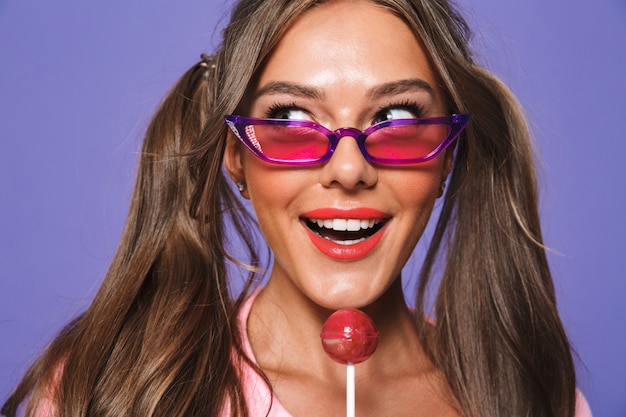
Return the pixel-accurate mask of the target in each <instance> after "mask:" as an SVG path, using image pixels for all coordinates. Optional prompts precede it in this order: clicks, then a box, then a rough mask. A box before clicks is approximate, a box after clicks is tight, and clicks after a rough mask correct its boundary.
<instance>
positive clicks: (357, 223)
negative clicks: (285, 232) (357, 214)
mask: <svg viewBox="0 0 626 417" xmlns="http://www.w3.org/2000/svg"><path fill="white" fill-rule="evenodd" d="M309 220H310V221H311V222H312V223H316V224H317V225H318V226H319V227H323V228H325V229H331V230H335V231H337V232H345V231H349V232H358V231H359V230H364V229H371V228H372V227H374V225H376V224H377V223H380V222H381V221H382V220H375V219H372V220H361V219H325V220H321V219H309Z"/></svg>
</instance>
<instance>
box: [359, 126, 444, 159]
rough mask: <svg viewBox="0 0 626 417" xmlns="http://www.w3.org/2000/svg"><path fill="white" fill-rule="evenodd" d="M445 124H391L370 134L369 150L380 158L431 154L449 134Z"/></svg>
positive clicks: (416, 157) (368, 139)
mask: <svg viewBox="0 0 626 417" xmlns="http://www.w3.org/2000/svg"><path fill="white" fill-rule="evenodd" d="M449 130H450V127H449V126H448V125H445V124H416V125H403V126H389V127H384V128H382V129H379V130H377V131H375V132H373V133H372V134H370V135H369V136H368V137H367V139H366V140H365V148H366V149H367V152H368V153H369V154H370V155H371V156H372V157H374V158H378V159H396V160H402V159H419V158H423V157H426V156H429V155H430V154H431V153H432V152H433V151H435V150H436V149H437V148H438V147H439V145H440V144H441V143H442V142H443V141H444V139H445V138H446V137H447V136H448V133H449Z"/></svg>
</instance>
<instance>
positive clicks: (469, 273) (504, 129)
mask: <svg viewBox="0 0 626 417" xmlns="http://www.w3.org/2000/svg"><path fill="white" fill-rule="evenodd" d="M455 75H456V76H457V77H461V74H455ZM467 77H468V78H467V79H462V78H460V79H459V81H460V82H459V85H462V86H464V87H461V88H464V89H466V91H464V92H463V94H462V95H463V96H464V97H465V99H464V101H463V102H462V106H463V109H464V110H466V111H468V112H469V113H471V114H472V122H471V124H470V126H468V129H467V131H466V132H465V136H464V137H463V138H462V139H461V140H460V141H459V143H458V149H457V156H456V161H455V166H454V170H453V173H452V176H451V179H450V185H449V187H448V190H447V194H446V198H445V202H444V205H443V208H442V212H441V215H440V219H439V222H438V225H437V227H436V231H435V234H434V237H433V242H432V245H431V248H430V250H429V253H428V255H427V258H426V262H425V263H424V267H423V271H422V274H421V283H420V290H419V294H420V295H419V298H418V302H419V303H420V304H419V305H421V306H423V305H424V299H425V293H426V286H427V283H428V278H429V276H430V275H431V274H432V272H433V270H434V269H435V266H436V261H435V259H436V257H437V254H438V253H441V252H442V250H445V266H444V270H443V275H442V280H441V283H440V287H439V291H438V294H437V298H436V302H435V314H436V317H437V326H436V329H435V331H434V335H433V338H432V339H431V340H430V342H431V352H432V354H433V357H434V359H435V361H436V363H438V365H439V366H440V367H441V368H442V370H443V371H444V373H445V374H446V377H447V379H448V381H449V383H450V386H451V389H452V391H453V392H454V394H455V396H456V398H457V399H458V400H459V402H460V406H461V407H460V408H461V409H462V410H464V411H465V412H466V414H467V415H468V416H494V417H495V416H502V415H507V416H520V417H521V416H527V415H533V416H546V417H547V416H562V417H565V416H572V415H573V414H574V406H575V397H574V393H575V373H574V365H573V359H572V355H571V351H570V345H569V341H568V339H567V337H566V335H565V332H564V330H563V325H562V323H561V320H560V318H559V314H558V310H557V306H556V296H555V291H554V286H553V282H552V278H551V274H550V269H549V266H548V261H547V258H546V254H545V247H544V245H543V240H542V233H541V227H540V219H539V214H538V210H537V201H538V192H537V180H536V177H535V165H534V162H535V161H534V152H533V149H532V146H531V139H530V137H529V133H528V127H527V125H526V122H525V119H524V116H523V113H522V111H521V107H520V105H519V103H518V102H517V100H516V99H515V98H514V96H513V95H512V93H511V92H510V91H509V90H508V89H507V88H506V87H505V86H504V85H503V84H502V83H501V82H500V81H499V80H497V79H496V78H495V77H494V76H493V75H491V74H490V73H488V72H487V71H486V70H483V69H480V68H477V67H474V68H472V73H471V74H469V75H467Z"/></svg>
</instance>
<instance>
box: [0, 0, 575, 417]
mask: <svg viewBox="0 0 626 417" xmlns="http://www.w3.org/2000/svg"><path fill="white" fill-rule="evenodd" d="M319 3H322V1H316V0H299V1H290V0H243V1H241V2H240V3H239V4H238V5H237V6H236V7H235V9H234V11H233V15H232V18H231V22H230V23H229V25H228V26H227V27H226V28H225V30H224V37H223V44H222V46H221V47H220V48H219V50H218V51H217V52H216V54H215V55H213V56H211V57H205V58H204V59H203V60H202V61H201V62H199V63H198V64H196V65H194V66H193V67H192V68H191V69H190V70H189V71H187V73H185V74H184V75H183V76H182V78H181V79H180V80H179V81H178V83H177V84H176V85H175V86H174V87H173V89H172V90H171V91H170V93H169V94H168V95H167V97H166V98H165V100H164V101H163V103H162V104H161V106H160V108H159V110H158V111H157V113H156V115H155V117H154V118H153V120H152V123H151V124H150V126H149V128H148V130H147V133H146V137H145V141H144V145H143V149H142V153H141V160H140V164H139V172H138V177H137V183H136V186H135V191H134V194H133V197H132V201H131V206H130V211H129V215H128V220H127V223H126V226H125V229H124V232H123V236H122V239H121V242H120V245H119V248H118V250H117V252H116V255H115V257H114V259H113V261H112V264H111V267H110V269H109V271H108V273H107V275H106V277H105V279H104V282H103V284H102V286H101V288H100V290H99V292H98V294H97V295H96V297H95V299H94V301H93V303H92V305H91V306H90V307H89V309H88V310H87V311H86V312H85V313H83V314H82V315H81V316H80V317H78V318H77V319H76V320H74V321H73V322H72V323H70V324H69V325H68V326H67V327H66V328H65V329H64V330H63V331H62V332H61V334H60V335H59V336H58V337H57V338H56V339H55V340H54V341H53V342H52V344H51V345H50V347H49V348H48V349H47V350H46V351H45V352H44V353H43V355H42V356H41V357H40V358H39V359H38V360H37V361H36V362H35V364H34V365H33V366H32V367H31V368H30V370H29V371H28V373H27V374H26V376H25V377H24V379H23V380H22V382H21V383H20V384H19V385H18V386H17V388H16V389H15V391H14V392H13V394H12V395H11V397H10V398H9V399H8V401H7V402H6V403H5V404H4V406H3V408H2V413H3V414H5V415H7V416H14V415H15V414H16V412H17V409H18V406H19V405H20V404H21V403H22V402H24V400H25V399H26V398H28V402H27V406H26V413H27V414H29V413H32V412H33V411H34V410H37V409H40V407H41V404H42V403H44V402H49V401H52V403H53V404H54V410H55V411H56V413H57V414H58V415H71V416H105V415H116V416H123V415H126V416H138V415H141V416H200V415H202V416H217V415H219V412H220V411H221V410H223V407H224V406H225V404H228V405H229V407H230V409H231V411H232V415H238V416H239V415H242V416H246V415H247V408H246V404H245V398H244V397H243V387H242V382H241V381H240V379H239V372H238V370H239V369H240V366H241V363H242V361H245V360H246V359H245V358H244V355H243V354H242V347H241V339H240V335H239V331H238V328H237V323H236V320H235V318H236V315H237V312H238V309H239V306H240V305H241V302H242V300H243V299H245V297H246V296H247V294H248V289H249V286H250V285H251V283H252V282H253V280H252V278H253V277H254V275H255V272H254V268H252V272H251V273H250V277H249V280H248V283H247V284H246V286H245V287H244V290H243V291H242V292H241V294H240V295H239V297H238V298H236V299H235V298H234V297H233V294H231V293H232V291H231V289H230V288H229V286H230V281H229V277H228V263H229V262H235V263H236V262H238V261H236V260H235V259H233V258H232V256H230V255H229V253H228V251H227V244H228V241H229V240H230V239H231V238H230V237H229V236H227V235H226V234H225V232H226V229H227V228H228V227H227V224H230V225H231V226H230V228H228V230H235V231H236V233H237V234H238V235H239V236H241V241H242V242H247V249H248V253H249V259H247V260H246V261H245V263H246V264H249V265H251V266H255V265H257V263H258V256H257V255H256V253H255V245H254V242H251V241H250V240H249V236H251V235H253V234H252V231H251V229H250V228H251V226H250V225H251V224H252V219H251V218H250V216H249V215H248V214H247V212H246V211H245V209H244V208H243V207H242V205H241V203H240V200H239V199H238V197H237V196H236V195H235V194H234V193H233V191H232V190H231V188H230V186H229V184H228V181H227V179H226V176H225V175H224V172H223V168H222V157H223V153H224V147H225V143H226V128H225V126H224V123H223V121H222V116H223V115H224V114H227V113H231V112H233V111H234V110H235V109H236V108H237V106H238V105H239V104H240V103H241V101H242V99H243V97H244V95H245V93H246V89H247V88H248V85H249V83H250V80H252V79H253V77H254V75H255V73H256V72H257V70H258V69H259V68H260V67H261V66H262V64H263V62H264V60H265V59H266V57H267V56H268V54H269V52H270V51H271V50H272V48H273V47H274V45H275V44H276V43H277V41H278V40H279V39H280V37H281V36H282V34H283V33H284V31H285V30H286V29H287V28H288V27H289V25H290V24H291V22H292V21H293V20H294V19H296V18H297V17H298V16H300V15H301V14H302V13H304V12H306V10H308V9H310V8H312V7H315V6H316V5H318V4H319ZM375 3H377V4H380V5H381V6H382V7H385V8H387V9H388V10H390V11H392V12H393V13H395V14H396V15H398V16H400V17H401V18H402V19H404V20H405V22H406V23H407V24H408V25H409V27H411V28H412V30H413V31H414V32H415V34H416V36H418V37H419V38H420V39H421V40H422V42H423V43H424V45H425V48H426V50H427V52H428V54H429V56H430V59H431V60H432V64H433V67H434V68H435V72H436V74H437V76H438V80H439V82H440V84H441V89H442V91H443V92H444V94H445V96H446V100H447V106H448V110H449V111H451V112H452V111H458V112H467V113H470V114H471V115H472V120H471V123H470V125H469V127H468V128H467V130H466V131H465V132H464V134H463V137H462V138H461V140H460V141H459V143H458V147H457V150H456V157H455V165H454V169H453V172H452V175H451V179H450V184H449V186H448V190H447V192H446V195H445V198H444V204H443V207H442V211H441V215H440V218H439V220H438V223H437V227H436V231H435V234H434V237H433V241H432V244H431V247H430V249H429V252H428V254H427V257H426V260H425V262H424V265H423V269H422V272H421V274H420V280H419V291H418V297H417V306H418V311H422V310H424V308H425V306H424V304H425V298H426V296H425V294H426V293H427V290H428V288H429V283H430V282H431V281H432V279H431V278H432V277H433V276H437V275H438V274H437V272H438V270H440V269H441V270H442V272H441V273H440V274H439V275H440V277H439V278H440V279H441V284H440V286H439V289H438V293H437V299H436V303H435V314H436V318H437V326H436V328H435V330H434V332H432V331H429V330H427V328H426V326H422V328H421V335H422V339H423V341H424V344H425V346H427V349H428V352H429V354H430V355H431V357H432V359H433V361H434V362H435V363H436V364H437V366H438V367H439V368H440V369H441V371H442V372H443V374H444V375H445V377H446V379H447V382H448V384H449V385H450V388H451V390H452V393H453V395H454V396H455V398H456V400H457V401H458V405H459V407H460V409H461V410H463V411H462V412H463V413H464V414H465V415H466V416H468V417H478V416H504V415H506V416H510V417H522V416H529V415H533V416H559V417H571V416H572V415H573V414H574V401H575V400H574V395H575V375H574V366H573V361H572V356H571V352H570V347H569V343H568V340H567V338H566V335H565V333H564V330H563V326H562V324H561V321H560V319H559V316H558V312H557V308H556V297H555V294H554V288H553V284H552V279H551V276H550V271H549V268H548V264H547V260H546V256H545V248H544V247H543V244H542V237H541V228H540V224H539V216H538V212H537V185H536V179H535V169H534V159H533V158H534V156H533V150H532V147H531V141H530V138H529V134H528V128H527V126H526V123H525V120H524V117H523V114H522V111H521V109H520V106H519V104H518V103H517V101H516V100H515V98H514V97H513V96H512V94H511V93H510V92H509V91H508V89H507V88H506V87H505V86H504V85H503V84H502V83H500V82H499V81H498V80H497V79H496V78H495V77H494V76H493V75H491V74H490V73H489V72H487V71H486V70H484V69H482V68H481V67H479V66H477V65H476V64H475V63H474V61H473V59H472V56H471V53H470V51H469V49H468V43H469V36H470V32H469V30H468V28H467V25H466V24H465V22H464V21H463V20H462V19H461V17H460V16H459V15H458V14H457V13H456V12H455V10H454V9H453V8H452V7H451V5H450V4H449V3H448V2H447V1H446V0H412V1H411V0H377V1H375ZM441 264H442V265H444V266H443V267H442V268H438V265H441Z"/></svg>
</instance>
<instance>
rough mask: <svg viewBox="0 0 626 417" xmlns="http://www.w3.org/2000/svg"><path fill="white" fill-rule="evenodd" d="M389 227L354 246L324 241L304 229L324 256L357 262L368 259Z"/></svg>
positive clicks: (385, 226)
mask: <svg viewBox="0 0 626 417" xmlns="http://www.w3.org/2000/svg"><path fill="white" fill-rule="evenodd" d="M387 225H388V223H387V224H385V225H384V226H383V227H382V228H381V229H380V230H379V231H378V232H376V234H374V235H373V236H370V237H369V238H367V239H365V240H364V241H362V242H358V243H354V244H352V245H341V244H339V243H335V242H333V241H332V240H328V239H324V238H323V237H321V236H320V235H318V234H317V233H314V232H313V231H312V230H311V229H309V228H308V227H306V226H304V228H305V230H306V231H307V233H308V235H309V239H311V242H313V245H314V246H315V247H316V248H317V249H318V250H319V251H320V252H322V253H323V254H324V255H326V256H328V257H330V258H333V259H337V260H340V261H356V260H359V259H362V258H364V257H366V256H367V255H369V254H370V253H371V252H372V251H373V250H374V249H375V248H376V246H377V245H378V242H380V239H381V238H382V237H383V234H384V233H385V230H386V229H387Z"/></svg>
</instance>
